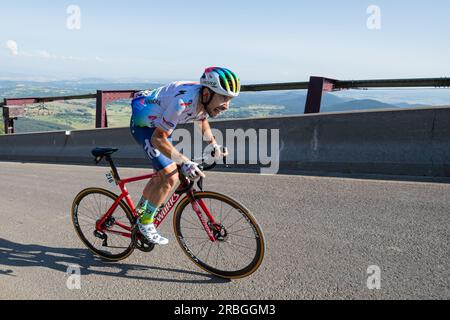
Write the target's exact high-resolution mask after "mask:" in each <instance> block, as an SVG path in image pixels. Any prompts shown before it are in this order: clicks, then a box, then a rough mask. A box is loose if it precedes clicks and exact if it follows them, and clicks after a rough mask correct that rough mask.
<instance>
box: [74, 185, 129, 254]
mask: <svg viewBox="0 0 450 320" xmlns="http://www.w3.org/2000/svg"><path fill="white" fill-rule="evenodd" d="M95 194H96V195H99V196H102V197H107V198H108V199H106V200H109V202H111V205H112V204H113V203H114V202H115V201H116V200H117V198H118V196H117V195H116V194H114V193H113V192H111V191H109V190H106V189H101V188H87V189H84V190H83V191H81V192H80V193H79V194H78V195H77V196H76V197H75V199H74V201H73V204H72V223H73V226H74V228H75V231H76V233H77V235H78V237H79V238H80V240H81V241H82V242H83V243H84V245H85V246H86V247H87V248H88V249H89V250H90V251H91V252H93V253H94V254H96V255H98V256H100V257H101V258H104V259H106V260H109V261H120V260H123V259H126V258H127V257H128V256H130V254H131V253H133V251H134V249H135V247H134V243H133V241H132V239H131V238H130V240H129V241H130V244H129V245H128V246H127V247H126V248H124V250H123V251H122V252H120V253H117V254H110V253H108V252H107V251H105V250H100V249H98V248H96V246H95V244H92V243H91V241H89V240H88V238H87V236H86V235H85V232H83V230H82V227H81V224H80V221H79V208H80V205H81V203H82V201H83V199H86V198H87V197H88V196H90V195H95ZM119 207H120V208H121V209H122V210H123V212H125V215H126V218H127V221H128V222H129V223H130V226H132V225H133V221H134V217H133V214H132V212H131V210H130V208H129V207H128V205H127V204H126V203H125V202H124V201H121V202H119V206H118V207H117V208H119ZM116 211H117V209H116ZM105 213H106V212H101V213H100V214H99V215H98V218H100V217H101V216H102V215H104V214H105ZM94 218H95V217H94ZM90 219H92V217H90ZM92 220H94V219H92ZM90 230H93V231H95V223H94V222H93V223H92V229H90ZM123 238H125V237H123ZM127 239H128V238H127Z"/></svg>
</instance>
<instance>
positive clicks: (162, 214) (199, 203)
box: [96, 173, 217, 242]
mask: <svg viewBox="0 0 450 320" xmlns="http://www.w3.org/2000/svg"><path fill="white" fill-rule="evenodd" d="M156 175H157V173H152V174H148V175H143V176H138V177H132V178H128V179H121V180H120V181H115V182H116V184H117V185H118V186H119V188H120V190H121V191H122V193H121V194H120V196H119V197H118V198H117V199H116V201H115V202H114V204H113V205H112V206H111V208H109V210H108V211H107V212H106V214H105V215H104V216H103V218H102V219H100V220H99V221H98V222H97V225H96V229H97V231H100V232H109V233H114V234H118V235H121V236H124V237H127V238H131V229H132V228H131V227H129V226H127V225H125V224H123V223H121V222H119V221H116V222H115V225H117V226H119V227H121V228H122V229H124V232H121V231H115V230H108V229H105V228H104V227H103V225H104V224H105V222H106V220H108V218H109V217H110V216H111V215H112V214H113V213H114V211H115V210H116V209H117V207H118V206H119V203H120V202H121V201H122V200H124V199H125V202H126V203H127V204H128V206H129V207H130V209H131V211H132V213H133V215H134V217H135V218H137V217H138V216H139V215H138V214H137V212H136V208H135V206H134V203H133V201H132V200H131V197H130V194H129V193H128V190H127V188H126V187H125V185H126V184H128V183H133V182H136V181H141V180H147V179H151V178H153V177H155V176H156ZM187 197H188V199H189V202H190V203H191V205H192V208H193V209H194V211H195V213H196V214H197V216H198V218H199V219H200V222H201V223H202V225H203V227H204V228H205V231H206V233H207V234H208V236H209V238H210V239H211V241H213V242H215V241H216V238H215V237H214V234H213V232H212V231H211V228H210V226H209V225H208V221H206V219H205V217H204V215H203V213H202V211H201V210H200V208H201V209H202V210H203V212H204V213H205V214H206V216H207V217H208V219H209V222H210V223H212V225H213V226H216V225H217V224H216V222H215V220H214V217H213V215H212V214H211V212H210V211H209V210H208V208H207V207H206V204H205V203H204V201H203V200H202V199H195V191H194V190H192V189H190V190H189V191H188V192H187ZM180 198H181V195H180V194H178V193H176V192H174V193H173V194H172V196H171V197H170V199H169V200H168V201H167V203H166V204H165V205H164V207H163V208H162V209H161V210H160V211H159V212H158V214H157V215H156V216H155V226H156V227H157V228H158V227H159V225H160V224H161V223H162V222H163V221H164V219H165V218H166V217H167V215H168V214H169V213H170V211H171V210H172V209H173V207H175V205H176V204H177V203H178V201H179V200H180ZM125 231H126V232H125Z"/></svg>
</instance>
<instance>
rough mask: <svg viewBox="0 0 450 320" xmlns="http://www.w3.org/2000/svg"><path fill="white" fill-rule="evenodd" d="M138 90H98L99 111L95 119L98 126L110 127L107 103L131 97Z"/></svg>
mask: <svg viewBox="0 0 450 320" xmlns="http://www.w3.org/2000/svg"><path fill="white" fill-rule="evenodd" d="M135 93H136V91H130V90H122V91H117V90H116V91H102V90H98V91H97V112H96V119H95V127H96V128H107V127H108V116H107V113H106V105H107V104H108V103H109V102H112V101H115V100H121V99H131V98H133V95H134V94H135Z"/></svg>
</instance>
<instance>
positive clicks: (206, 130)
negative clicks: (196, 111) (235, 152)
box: [196, 119, 217, 144]
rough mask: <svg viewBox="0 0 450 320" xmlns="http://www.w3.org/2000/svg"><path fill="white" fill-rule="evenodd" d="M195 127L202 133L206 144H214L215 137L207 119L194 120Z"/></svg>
mask: <svg viewBox="0 0 450 320" xmlns="http://www.w3.org/2000/svg"><path fill="white" fill-rule="evenodd" d="M196 127H197V129H198V130H200V132H201V133H202V136H203V138H204V140H205V141H207V142H208V144H216V143H217V142H216V139H215V138H214V135H213V134H212V131H211V126H210V125H209V121H208V119H204V120H200V121H197V122H196Z"/></svg>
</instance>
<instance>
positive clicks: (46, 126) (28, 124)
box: [14, 118, 74, 133]
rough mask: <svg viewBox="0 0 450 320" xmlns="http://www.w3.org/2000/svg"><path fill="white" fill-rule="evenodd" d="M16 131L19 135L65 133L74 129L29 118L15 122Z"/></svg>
mask: <svg viewBox="0 0 450 320" xmlns="http://www.w3.org/2000/svg"><path fill="white" fill-rule="evenodd" d="M14 127H15V131H16V132H17V133H28V132H43V131H63V130H73V129H74V128H73V127H70V126H67V125H63V124H55V123H51V122H47V121H41V120H34V119H29V118H20V120H17V121H15V122H14Z"/></svg>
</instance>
